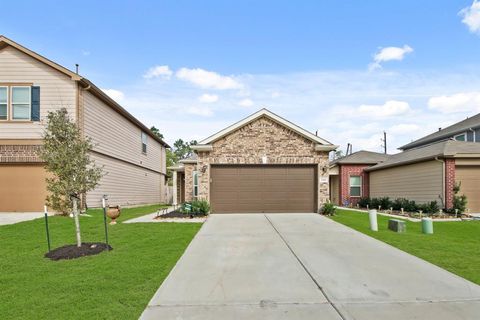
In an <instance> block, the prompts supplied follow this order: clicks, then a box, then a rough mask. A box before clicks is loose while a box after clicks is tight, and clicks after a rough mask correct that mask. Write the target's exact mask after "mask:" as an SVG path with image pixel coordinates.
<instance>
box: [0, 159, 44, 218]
mask: <svg viewBox="0 0 480 320" xmlns="http://www.w3.org/2000/svg"><path fill="white" fill-rule="evenodd" d="M46 177H47V174H46V172H45V169H44V168H43V166H41V165H0V212H2V211H3V212H14V211H16V212H35V211H36V212H39V211H43V206H44V204H45V197H46V196H47V191H46V182H45V178H46Z"/></svg>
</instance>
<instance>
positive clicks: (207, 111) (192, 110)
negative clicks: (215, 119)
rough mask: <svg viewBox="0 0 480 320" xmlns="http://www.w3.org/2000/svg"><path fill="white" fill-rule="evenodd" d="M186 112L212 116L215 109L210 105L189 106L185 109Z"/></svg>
mask: <svg viewBox="0 0 480 320" xmlns="http://www.w3.org/2000/svg"><path fill="white" fill-rule="evenodd" d="M185 113H188V114H193V115H196V116H202V117H210V116H212V115H213V111H212V109H211V108H209V107H188V108H186V109H185Z"/></svg>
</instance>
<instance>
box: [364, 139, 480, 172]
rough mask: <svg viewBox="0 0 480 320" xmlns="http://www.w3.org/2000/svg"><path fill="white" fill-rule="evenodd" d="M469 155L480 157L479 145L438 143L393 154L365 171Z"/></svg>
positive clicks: (453, 142)
mask: <svg viewBox="0 0 480 320" xmlns="http://www.w3.org/2000/svg"><path fill="white" fill-rule="evenodd" d="M469 154H470V155H471V154H479V155H480V143H478V142H464V141H455V140H447V141H440V142H437V143H434V144H431V145H428V146H425V147H420V148H415V149H409V150H406V151H403V152H400V153H397V154H393V155H391V156H390V157H388V159H387V160H386V161H384V162H382V163H379V164H377V165H374V166H372V167H370V168H367V169H365V170H366V171H374V170H379V169H385V168H389V167H396V166H399V165H403V164H409V163H414V162H421V161H424V160H429V159H435V157H440V158H449V157H455V156H457V157H458V156H460V155H469Z"/></svg>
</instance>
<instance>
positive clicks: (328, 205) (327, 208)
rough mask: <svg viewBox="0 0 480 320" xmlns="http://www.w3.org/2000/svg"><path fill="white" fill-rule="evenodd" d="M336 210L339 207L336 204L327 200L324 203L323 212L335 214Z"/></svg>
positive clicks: (330, 214) (328, 214)
mask: <svg viewBox="0 0 480 320" xmlns="http://www.w3.org/2000/svg"><path fill="white" fill-rule="evenodd" d="M335 210H337V208H335V205H334V204H333V203H331V202H327V203H325V204H324V205H323V207H322V210H321V213H322V214H324V215H326V216H333V215H335Z"/></svg>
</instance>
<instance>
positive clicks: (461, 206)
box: [446, 183, 468, 214]
mask: <svg viewBox="0 0 480 320" xmlns="http://www.w3.org/2000/svg"><path fill="white" fill-rule="evenodd" d="M460 186H461V184H460V183H457V184H455V186H454V187H453V194H454V196H453V207H452V208H447V210H446V212H448V213H451V214H455V209H457V210H458V213H460V214H461V213H464V212H465V210H467V203H468V201H467V196H466V195H464V194H462V195H461V196H459V195H458V193H459V192H460Z"/></svg>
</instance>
